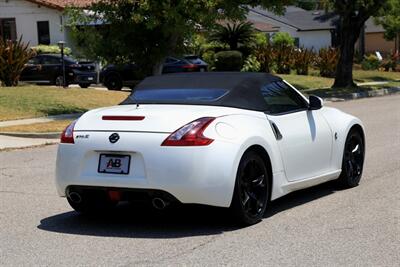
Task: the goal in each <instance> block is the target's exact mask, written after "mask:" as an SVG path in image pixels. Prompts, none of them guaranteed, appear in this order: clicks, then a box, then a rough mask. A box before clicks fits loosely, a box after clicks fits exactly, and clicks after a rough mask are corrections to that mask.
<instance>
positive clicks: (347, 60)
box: [333, 17, 364, 88]
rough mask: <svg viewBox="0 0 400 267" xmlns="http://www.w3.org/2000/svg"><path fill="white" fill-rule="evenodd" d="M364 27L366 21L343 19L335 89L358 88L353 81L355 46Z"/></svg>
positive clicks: (354, 18) (355, 18)
mask: <svg viewBox="0 0 400 267" xmlns="http://www.w3.org/2000/svg"><path fill="white" fill-rule="evenodd" d="M362 27H364V20H361V19H360V18H357V17H353V18H342V21H341V26H340V40H339V48H340V56H339V63H338V65H337V67H336V77H335V83H334V84H333V88H339V87H341V88H343V87H344V88H345V87H356V86H357V85H356V84H355V83H354V81H353V58H354V51H355V48H354V46H355V44H356V42H357V39H358V37H359V36H360V32H361V28H362Z"/></svg>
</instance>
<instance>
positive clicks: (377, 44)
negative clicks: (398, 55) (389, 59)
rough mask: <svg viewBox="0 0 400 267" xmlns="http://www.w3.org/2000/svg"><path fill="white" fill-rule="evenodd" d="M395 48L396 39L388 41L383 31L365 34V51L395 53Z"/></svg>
mask: <svg viewBox="0 0 400 267" xmlns="http://www.w3.org/2000/svg"><path fill="white" fill-rule="evenodd" d="M394 50H395V42H394V41H386V40H385V38H384V37H383V33H366V34H365V51H366V52H367V53H371V52H375V51H379V52H381V53H385V54H386V53H393V52H394Z"/></svg>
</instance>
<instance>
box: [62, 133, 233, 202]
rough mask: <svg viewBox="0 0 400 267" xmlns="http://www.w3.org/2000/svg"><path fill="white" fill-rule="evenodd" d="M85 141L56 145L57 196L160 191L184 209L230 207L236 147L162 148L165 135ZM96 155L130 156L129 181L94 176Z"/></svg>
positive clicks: (216, 144)
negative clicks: (79, 191)
mask: <svg viewBox="0 0 400 267" xmlns="http://www.w3.org/2000/svg"><path fill="white" fill-rule="evenodd" d="M77 134H79V135H89V137H88V138H87V139H80V138H75V144H72V145H71V144H60V145H59V148H58V155H57V167H56V185H57V191H58V194H59V195H60V196H65V195H66V190H67V188H68V187H69V186H96V187H109V188H129V189H148V190H161V191H165V192H167V193H169V194H171V195H172V196H174V197H175V198H176V199H177V200H178V201H180V202H182V203H193V204H204V205H212V206H220V207H229V205H230V203H231V200H232V194H233V189H234V184H235V178H236V170H237V166H235V165H237V157H236V155H237V151H238V149H239V148H238V147H237V146H236V145H234V144H232V143H226V142H222V141H218V140H215V141H214V142H213V143H212V144H211V145H209V146H205V147H162V146H161V143H162V141H163V140H164V139H165V138H166V137H167V136H168V134H160V133H147V134H145V135H144V134H141V133H127V132H122V133H119V134H120V137H121V138H120V141H118V143H115V144H111V143H110V142H109V141H108V136H109V135H110V134H111V132H110V133H104V132H85V133H75V135H77ZM100 153H115V154H124V155H130V156H131V163H130V164H131V166H130V173H129V175H116V174H104V173H98V172H97V167H98V161H99V155H100Z"/></svg>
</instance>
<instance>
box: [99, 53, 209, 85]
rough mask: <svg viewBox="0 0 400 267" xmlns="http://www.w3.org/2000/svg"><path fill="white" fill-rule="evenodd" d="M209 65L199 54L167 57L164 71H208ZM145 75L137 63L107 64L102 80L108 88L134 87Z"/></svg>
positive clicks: (102, 73) (101, 75) (101, 76)
mask: <svg viewBox="0 0 400 267" xmlns="http://www.w3.org/2000/svg"><path fill="white" fill-rule="evenodd" d="M207 68H208V65H207V63H205V62H204V61H202V60H201V59H200V58H199V57H197V56H188V57H185V58H183V59H178V58H174V57H167V59H166V60H165V63H164V64H163V69H162V73H163V74H166V73H176V72H198V71H207ZM142 79H143V77H142V76H141V75H140V69H139V66H138V65H136V64H125V65H120V66H118V65H107V66H105V67H104V68H103V69H102V71H101V73H100V82H101V83H103V84H104V86H106V87H107V88H108V90H121V89H122V87H124V86H127V87H130V88H133V87H134V86H135V85H136V84H137V83H138V82H139V81H140V80H142Z"/></svg>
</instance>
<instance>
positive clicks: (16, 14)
mask: <svg viewBox="0 0 400 267" xmlns="http://www.w3.org/2000/svg"><path fill="white" fill-rule="evenodd" d="M61 16H62V13H61V12H60V11H58V10H55V9H50V8H47V7H43V6H41V7H40V6H38V5H35V4H33V3H31V2H28V1H24V0H8V2H6V0H0V18H15V23H16V31H17V36H18V38H19V37H20V36H22V40H23V41H24V42H29V43H30V45H31V46H35V45H37V44H38V32H37V24H36V22H37V21H49V28H50V43H51V44H55V43H57V42H58V41H61V40H64V32H63V31H62V30H61V20H62V18H61Z"/></svg>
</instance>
